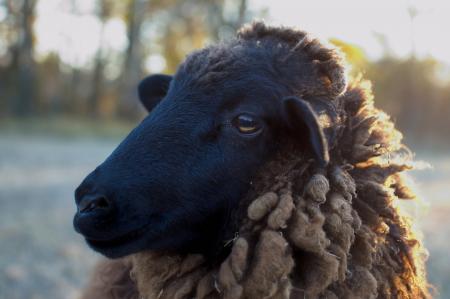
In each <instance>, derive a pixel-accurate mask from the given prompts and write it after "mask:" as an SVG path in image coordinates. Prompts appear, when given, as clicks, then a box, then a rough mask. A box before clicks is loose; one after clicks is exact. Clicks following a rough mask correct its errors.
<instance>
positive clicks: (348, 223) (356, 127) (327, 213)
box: [83, 23, 430, 299]
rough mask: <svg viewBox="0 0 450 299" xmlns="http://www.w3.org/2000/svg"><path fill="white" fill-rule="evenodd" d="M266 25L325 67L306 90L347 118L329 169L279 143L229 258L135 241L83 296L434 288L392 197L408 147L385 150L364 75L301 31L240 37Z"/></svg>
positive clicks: (396, 136)
mask: <svg viewBox="0 0 450 299" xmlns="http://www.w3.org/2000/svg"><path fill="white" fill-rule="evenodd" d="M268 36H271V37H273V38H277V39H278V40H280V41H283V42H285V43H288V44H291V45H292V51H304V52H306V53H307V55H309V56H310V57H311V59H314V60H315V61H316V63H317V64H320V68H321V71H322V74H327V80H325V81H326V83H323V82H322V83H323V84H322V85H320V86H319V85H317V86H312V89H311V90H313V89H314V88H317V90H318V91H317V94H323V93H324V92H326V93H327V94H328V95H330V96H332V100H333V101H336V107H338V109H339V114H340V116H341V118H342V120H343V122H344V123H345V125H341V126H342V132H341V134H340V136H339V138H338V140H337V141H336V143H335V145H334V146H333V148H332V149H331V150H330V164H329V166H328V167H327V169H325V170H321V171H317V169H314V167H313V164H312V163H311V161H310V160H309V159H307V158H305V157H304V156H302V154H298V153H295V152H294V151H292V147H291V146H290V145H286V149H285V150H284V151H281V152H280V153H279V154H278V155H277V156H276V157H275V158H274V159H273V160H272V161H269V162H268V163H267V165H266V166H265V167H263V168H262V169H261V171H260V173H259V174H258V175H257V177H256V178H255V180H254V183H253V184H252V190H250V191H249V195H248V196H247V197H246V198H245V199H243V200H242V202H241V205H240V206H239V210H238V211H237V212H236V215H242V216H241V219H239V223H240V224H241V225H240V228H239V230H238V234H237V236H238V237H236V238H235V239H234V240H233V241H232V242H233V243H232V248H231V252H230V254H229V255H228V256H227V257H226V258H225V259H224V260H221V261H217V263H216V264H213V265H211V264H208V263H207V262H205V260H204V259H203V257H201V256H199V255H193V254H188V255H175V254H169V253H155V252H142V253H138V254H135V255H132V256H130V257H128V258H126V259H122V260H119V261H106V262H103V263H102V264H101V266H100V267H99V268H98V269H97V272H95V274H94V278H93V279H92V280H91V282H90V286H89V288H88V289H87V290H86V294H85V296H84V297H83V298H84V299H89V298H92V299H94V298H95V299H102V298H105V299H106V298H135V299H137V298H145V299H156V298H161V299H164V298H165V299H173V298H179V299H181V298H183V299H190V298H196V299H203V298H227V299H231V298H233V299H240V298H241V299H251V298H254V299H262V298H272V299H275V298H276V299H278V298H279V299H283V298H284V299H287V298H410V299H416V298H429V297H430V295H429V292H428V289H429V285H428V283H427V280H426V274H425V270H424V262H425V254H424V249H423V247H422V246H421V244H420V242H418V241H417V240H416V237H415V236H414V234H413V232H412V230H411V226H410V223H409V221H408V220H407V219H406V218H405V217H403V216H402V215H401V213H400V211H399V210H398V209H397V208H396V205H395V204H394V203H395V201H399V200H402V198H414V194H413V192H412V191H411V190H410V188H408V187H407V186H406V185H405V180H404V179H403V177H402V175H400V173H402V172H403V171H405V170H408V169H410V166H409V165H408V163H409V161H408V160H407V159H406V158H409V157H406V158H405V159H404V162H401V160H398V159H396V160H395V162H393V161H394V160H392V161H391V160H390V159H383V156H386V157H394V156H397V154H398V153H399V152H400V151H401V150H402V149H403V148H404V146H403V145H402V144H401V134H400V133H399V132H398V131H397V130H396V129H395V128H394V126H393V124H392V122H391V121H390V120H389V118H388V117H387V116H386V115H385V114H384V113H383V112H382V111H380V110H378V109H376V108H375V107H374V105H373V97H372V95H371V93H370V84H368V83H367V82H360V81H356V82H353V83H352V84H350V85H349V86H347V81H346V78H345V75H344V71H343V68H342V60H341V57H340V56H339V55H338V54H337V53H336V52H335V51H334V50H330V49H327V48H324V47H323V46H322V45H320V44H319V43H318V42H317V41H316V40H312V39H310V38H309V37H307V36H306V34H305V33H304V32H301V31H297V30H293V29H287V28H272V27H268V26H265V25H264V24H262V23H256V24H253V25H252V26H249V27H245V28H244V29H242V30H241V31H240V33H239V34H238V39H243V40H257V39H261V38H265V37H268ZM319 89H322V91H319ZM386 161H387V162H386ZM399 161H400V162H399ZM105 269H106V270H105ZM130 271H131V275H130ZM126 278H128V279H126ZM99 289H101V292H99ZM136 290H139V295H138V294H137V291H136ZM124 291H127V292H128V293H127V294H126V295H120V296H119V295H115V294H116V293H115V292H119V293H117V294H122V292H124ZM125 293H126V292H125ZM125 293H123V294H125ZM114 296H116V297H114ZM117 296H118V297H117ZM126 296H128V297H126Z"/></svg>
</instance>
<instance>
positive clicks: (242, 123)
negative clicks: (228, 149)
mask: <svg viewBox="0 0 450 299" xmlns="http://www.w3.org/2000/svg"><path fill="white" fill-rule="evenodd" d="M232 123H233V126H234V127H235V128H236V129H238V131H239V132H240V133H242V134H253V133H256V132H258V131H259V130H260V129H261V126H260V125H259V123H258V121H257V120H256V119H255V118H254V117H253V116H251V115H249V114H241V115H238V116H237V117H236V118H234V119H233V122H232Z"/></svg>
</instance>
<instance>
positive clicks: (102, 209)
mask: <svg viewBox="0 0 450 299" xmlns="http://www.w3.org/2000/svg"><path fill="white" fill-rule="evenodd" d="M112 210H113V205H112V202H111V201H110V200H108V199H107V198H106V196H104V195H102V194H89V195H85V196H83V197H82V198H81V200H80V202H79V203H78V213H79V214H87V213H101V214H109V213H110V212H111V211H112Z"/></svg>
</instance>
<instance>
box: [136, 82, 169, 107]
mask: <svg viewBox="0 0 450 299" xmlns="http://www.w3.org/2000/svg"><path fill="white" fill-rule="evenodd" d="M170 81H172V76H169V75H163V74H157V75H151V76H148V77H146V78H145V79H144V80H142V81H141V83H139V86H138V94H139V99H140V101H141V103H142V105H144V107H145V109H147V111H148V112H150V111H152V109H153V108H155V106H156V105H157V104H158V103H159V102H160V101H161V100H162V99H163V98H164V97H165V96H166V94H167V90H168V89H169V84H170Z"/></svg>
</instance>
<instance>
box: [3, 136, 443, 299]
mask: <svg viewBox="0 0 450 299" xmlns="http://www.w3.org/2000/svg"><path fill="white" fill-rule="evenodd" d="M121 137H123V136H116V137H109V138H98V137H95V136H91V137H70V138H67V137H61V136H59V137H55V136H53V137H49V136H47V137H43V136H41V135H30V134H25V135H24V134H11V133H10V132H9V133H2V132H1V131H0V299H40V298H46V299H53V298H54V299H56V298H58V299H75V298H77V296H78V295H79V292H80V289H81V288H82V287H83V285H84V284H85V283H86V280H87V279H88V273H89V268H90V267H91V266H92V265H93V263H95V261H96V260H97V259H98V258H99V256H98V255H97V254H95V253H93V252H92V251H91V250H89V249H88V247H87V246H86V244H85V243H84V241H83V239H82V238H81V237H80V236H79V235H78V234H76V233H75V232H74V231H73V228H72V217H73V214H74V212H75V204H74V200H73V191H74V189H75V188H76V186H77V185H78V184H79V183H80V182H81V180H82V179H83V177H84V176H85V175H86V174H87V173H88V172H89V171H91V170H92V169H93V168H94V167H95V166H96V165H98V164H99V163H101V162H102V161H103V160H104V159H105V158H106V157H107V155H108V154H109V153H110V152H111V151H112V150H113V149H114V148H115V146H116V145H117V144H118V142H119V141H120V139H121ZM417 158H418V159H419V160H426V161H428V162H429V163H430V164H432V165H433V166H434V169H426V170H422V171H415V172H413V173H412V176H413V177H414V179H415V181H416V182H417V185H418V189H419V192H420V193H421V194H422V195H423V198H424V199H425V201H424V202H423V203H421V204H418V205H409V204H408V205H409V206H408V207H407V210H408V211H409V212H410V213H411V214H413V216H415V217H416V220H415V222H416V223H417V224H418V225H417V226H418V227H419V228H421V229H422V231H423V235H424V238H425V245H426V246H427V247H428V249H429V252H430V258H429V261H428V270H429V277H430V280H431V282H432V283H433V284H434V285H435V286H436V287H437V289H438V291H439V292H440V295H439V296H438V298H450V257H449V254H448V252H449V248H450V239H449V237H450V199H449V197H448V196H447V194H448V189H449V188H448V187H450V156H448V153H447V155H446V156H445V155H439V154H433V155H431V154H429V153H419V154H418V155H417Z"/></svg>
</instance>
